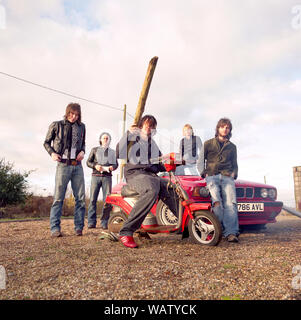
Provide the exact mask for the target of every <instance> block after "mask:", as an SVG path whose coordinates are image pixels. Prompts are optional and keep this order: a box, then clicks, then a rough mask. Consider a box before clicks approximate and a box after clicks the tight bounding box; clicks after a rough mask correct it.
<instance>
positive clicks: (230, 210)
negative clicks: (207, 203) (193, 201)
mask: <svg viewBox="0 0 301 320" xmlns="http://www.w3.org/2000/svg"><path fill="white" fill-rule="evenodd" d="M206 183H207V187H208V189H209V191H210V195H211V200H212V204H213V212H214V213H215V215H216V216H217V218H218V219H219V221H220V222H221V224H222V227H223V236H225V237H227V236H228V235H230V234H234V235H237V234H238V233H239V232H238V231H239V227H238V215H237V202H236V190H235V183H234V179H233V178H231V177H227V176H223V175H221V174H218V175H215V176H207V177H206ZM216 202H219V203H220V205H219V206H214V204H215V203H216Z"/></svg>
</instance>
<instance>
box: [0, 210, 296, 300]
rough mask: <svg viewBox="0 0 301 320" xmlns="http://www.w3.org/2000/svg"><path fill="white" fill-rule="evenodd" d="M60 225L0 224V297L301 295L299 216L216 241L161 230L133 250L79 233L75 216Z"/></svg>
mask: <svg viewBox="0 0 301 320" xmlns="http://www.w3.org/2000/svg"><path fill="white" fill-rule="evenodd" d="M62 231H63V234H64V236H63V237H62V238H56V239H52V238H51V237H50V233H49V221H48V220H42V221H33V222H9V223H0V266H1V265H2V266H3V267H4V268H5V270H6V276H7V281H6V289H2V290H0V299H13V300H16V299H18V300H20V299H21V300H23V299H38V300H39V299H51V300H56V299H89V300H90V299H91V300H92V299H105V300H106V299H110V300H111V299H125V300H128V299H135V300H136V299H138V300H140V299H159V300H161V299H185V300H202V299H211V300H226V299H233V300H255V299H256V300H266V299H267V300H270V299H277V300H279V299H282V300H300V299H301V281H300V280H301V219H300V218H298V217H294V216H291V215H280V216H279V217H278V222H277V223H275V224H270V225H268V226H267V229H266V230H264V231H260V232H258V231H257V232H256V231H246V232H244V233H242V234H241V235H240V238H239V239H240V242H239V243H238V244H236V243H228V242H226V241H225V240H222V242H221V243H220V244H219V245H218V246H217V247H205V246H200V245H197V244H193V243H192V242H191V241H190V240H187V239H185V240H181V236H180V235H164V234H159V235H151V238H152V240H147V239H137V242H138V243H139V244H140V248H139V249H128V248H125V247H123V246H122V245H121V244H120V243H119V242H110V241H109V240H107V239H105V240H101V239H100V231H99V229H89V230H88V229H86V227H85V229H84V235H83V236H82V237H76V236H75V235H74V231H73V220H62ZM298 266H300V269H298V268H299V267H298ZM293 268H295V269H296V271H297V273H293V271H294V270H295V269H293ZM297 269H298V270H299V271H298V270H297Z"/></svg>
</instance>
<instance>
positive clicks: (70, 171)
mask: <svg viewBox="0 0 301 320" xmlns="http://www.w3.org/2000/svg"><path fill="white" fill-rule="evenodd" d="M85 140H86V128H85V125H84V124H83V123H82V122H81V107H80V105H79V104H77V103H69V104H68V106H67V108H66V112H65V116H64V120H61V121H54V122H53V123H52V124H51V125H50V126H49V129H48V132H47V135H46V139H45V142H44V147H45V149H46V151H47V152H48V153H49V154H50V156H51V158H52V160H54V161H57V162H58V163H57V167H56V175H55V192H54V201H53V204H52V206H51V210H50V230H51V235H52V236H53V237H61V236H62V234H61V226H60V224H61V215H62V208H63V203H64V199H65V193H66V189H67V185H68V183H69V181H71V188H72V191H73V195H74V198H75V212H74V226H75V233H76V235H77V236H81V235H82V230H83V227H84V218H85V210H86V207H85V180H84V171H83V167H82V164H81V161H82V160H83V158H84V155H85Z"/></svg>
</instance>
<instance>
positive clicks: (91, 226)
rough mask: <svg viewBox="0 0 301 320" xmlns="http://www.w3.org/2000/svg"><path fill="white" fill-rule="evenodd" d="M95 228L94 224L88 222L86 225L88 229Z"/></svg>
mask: <svg viewBox="0 0 301 320" xmlns="http://www.w3.org/2000/svg"><path fill="white" fill-rule="evenodd" d="M95 228H96V225H95V224H90V225H88V229H95Z"/></svg>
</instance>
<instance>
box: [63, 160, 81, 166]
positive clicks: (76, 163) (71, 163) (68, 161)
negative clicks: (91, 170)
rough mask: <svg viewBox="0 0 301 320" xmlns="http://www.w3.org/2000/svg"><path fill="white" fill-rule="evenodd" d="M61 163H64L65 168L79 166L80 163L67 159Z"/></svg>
mask: <svg viewBox="0 0 301 320" xmlns="http://www.w3.org/2000/svg"><path fill="white" fill-rule="evenodd" d="M60 162H61V163H66V164H67V166H78V165H80V164H81V161H77V160H69V159H61V161H60Z"/></svg>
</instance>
